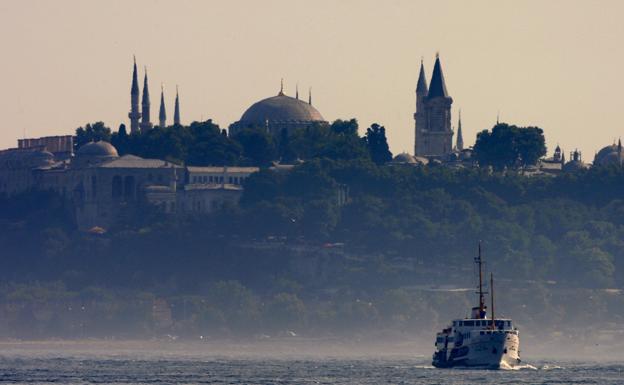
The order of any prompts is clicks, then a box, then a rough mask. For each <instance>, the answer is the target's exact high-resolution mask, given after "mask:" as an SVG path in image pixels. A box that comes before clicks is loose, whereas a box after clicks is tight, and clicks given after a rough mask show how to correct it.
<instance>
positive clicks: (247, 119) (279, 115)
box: [240, 93, 324, 126]
mask: <svg viewBox="0 0 624 385" xmlns="http://www.w3.org/2000/svg"><path fill="white" fill-rule="evenodd" d="M267 121H269V123H271V122H276V123H278V122H279V123H287V122H316V121H318V122H323V121H324V119H323V116H322V115H321V113H320V112H318V110H317V109H316V108H314V107H312V105H311V104H309V103H306V102H304V101H302V100H299V99H297V98H293V97H290V96H286V95H284V94H283V93H280V94H279V95H277V96H273V97H270V98H266V99H263V100H261V101H259V102H257V103H254V104H253V105H252V106H251V107H249V108H248V109H247V111H245V113H244V114H243V116H242V117H241V119H240V123H241V124H243V125H246V126H264V125H265V124H266V122H267Z"/></svg>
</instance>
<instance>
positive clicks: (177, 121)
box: [173, 86, 180, 126]
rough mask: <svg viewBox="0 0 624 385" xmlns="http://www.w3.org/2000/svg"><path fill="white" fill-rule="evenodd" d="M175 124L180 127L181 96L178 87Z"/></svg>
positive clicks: (174, 115) (174, 112) (174, 114)
mask: <svg viewBox="0 0 624 385" xmlns="http://www.w3.org/2000/svg"><path fill="white" fill-rule="evenodd" d="M173 124H174V125H175V126H178V125H180V94H179V93H178V86H176V99H175V108H174V110H173Z"/></svg>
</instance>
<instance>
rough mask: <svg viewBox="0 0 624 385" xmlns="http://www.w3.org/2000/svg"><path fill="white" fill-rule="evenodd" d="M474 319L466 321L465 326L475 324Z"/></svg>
mask: <svg viewBox="0 0 624 385" xmlns="http://www.w3.org/2000/svg"><path fill="white" fill-rule="evenodd" d="M474 323H475V322H474V321H464V326H474Z"/></svg>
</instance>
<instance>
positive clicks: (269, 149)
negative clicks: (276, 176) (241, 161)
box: [234, 128, 277, 166]
mask: <svg viewBox="0 0 624 385" xmlns="http://www.w3.org/2000/svg"><path fill="white" fill-rule="evenodd" d="M234 139H235V140H236V141H237V142H238V143H240V145H241V146H242V148H243V156H244V157H245V158H247V161H248V162H249V163H251V165H254V166H268V165H269V164H270V162H271V161H272V160H275V158H276V157H277V149H276V147H275V143H274V141H273V137H272V136H271V134H269V133H268V132H266V131H264V130H259V129H254V128H247V129H244V130H242V131H241V132H239V133H238V134H236V136H235V137H234Z"/></svg>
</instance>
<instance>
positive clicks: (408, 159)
mask: <svg viewBox="0 0 624 385" xmlns="http://www.w3.org/2000/svg"><path fill="white" fill-rule="evenodd" d="M392 163H409V164H414V163H417V161H416V158H414V157H413V156H412V155H410V154H408V153H407V152H402V153H400V154H399V155H397V156H395V157H394V159H392Z"/></svg>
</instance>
